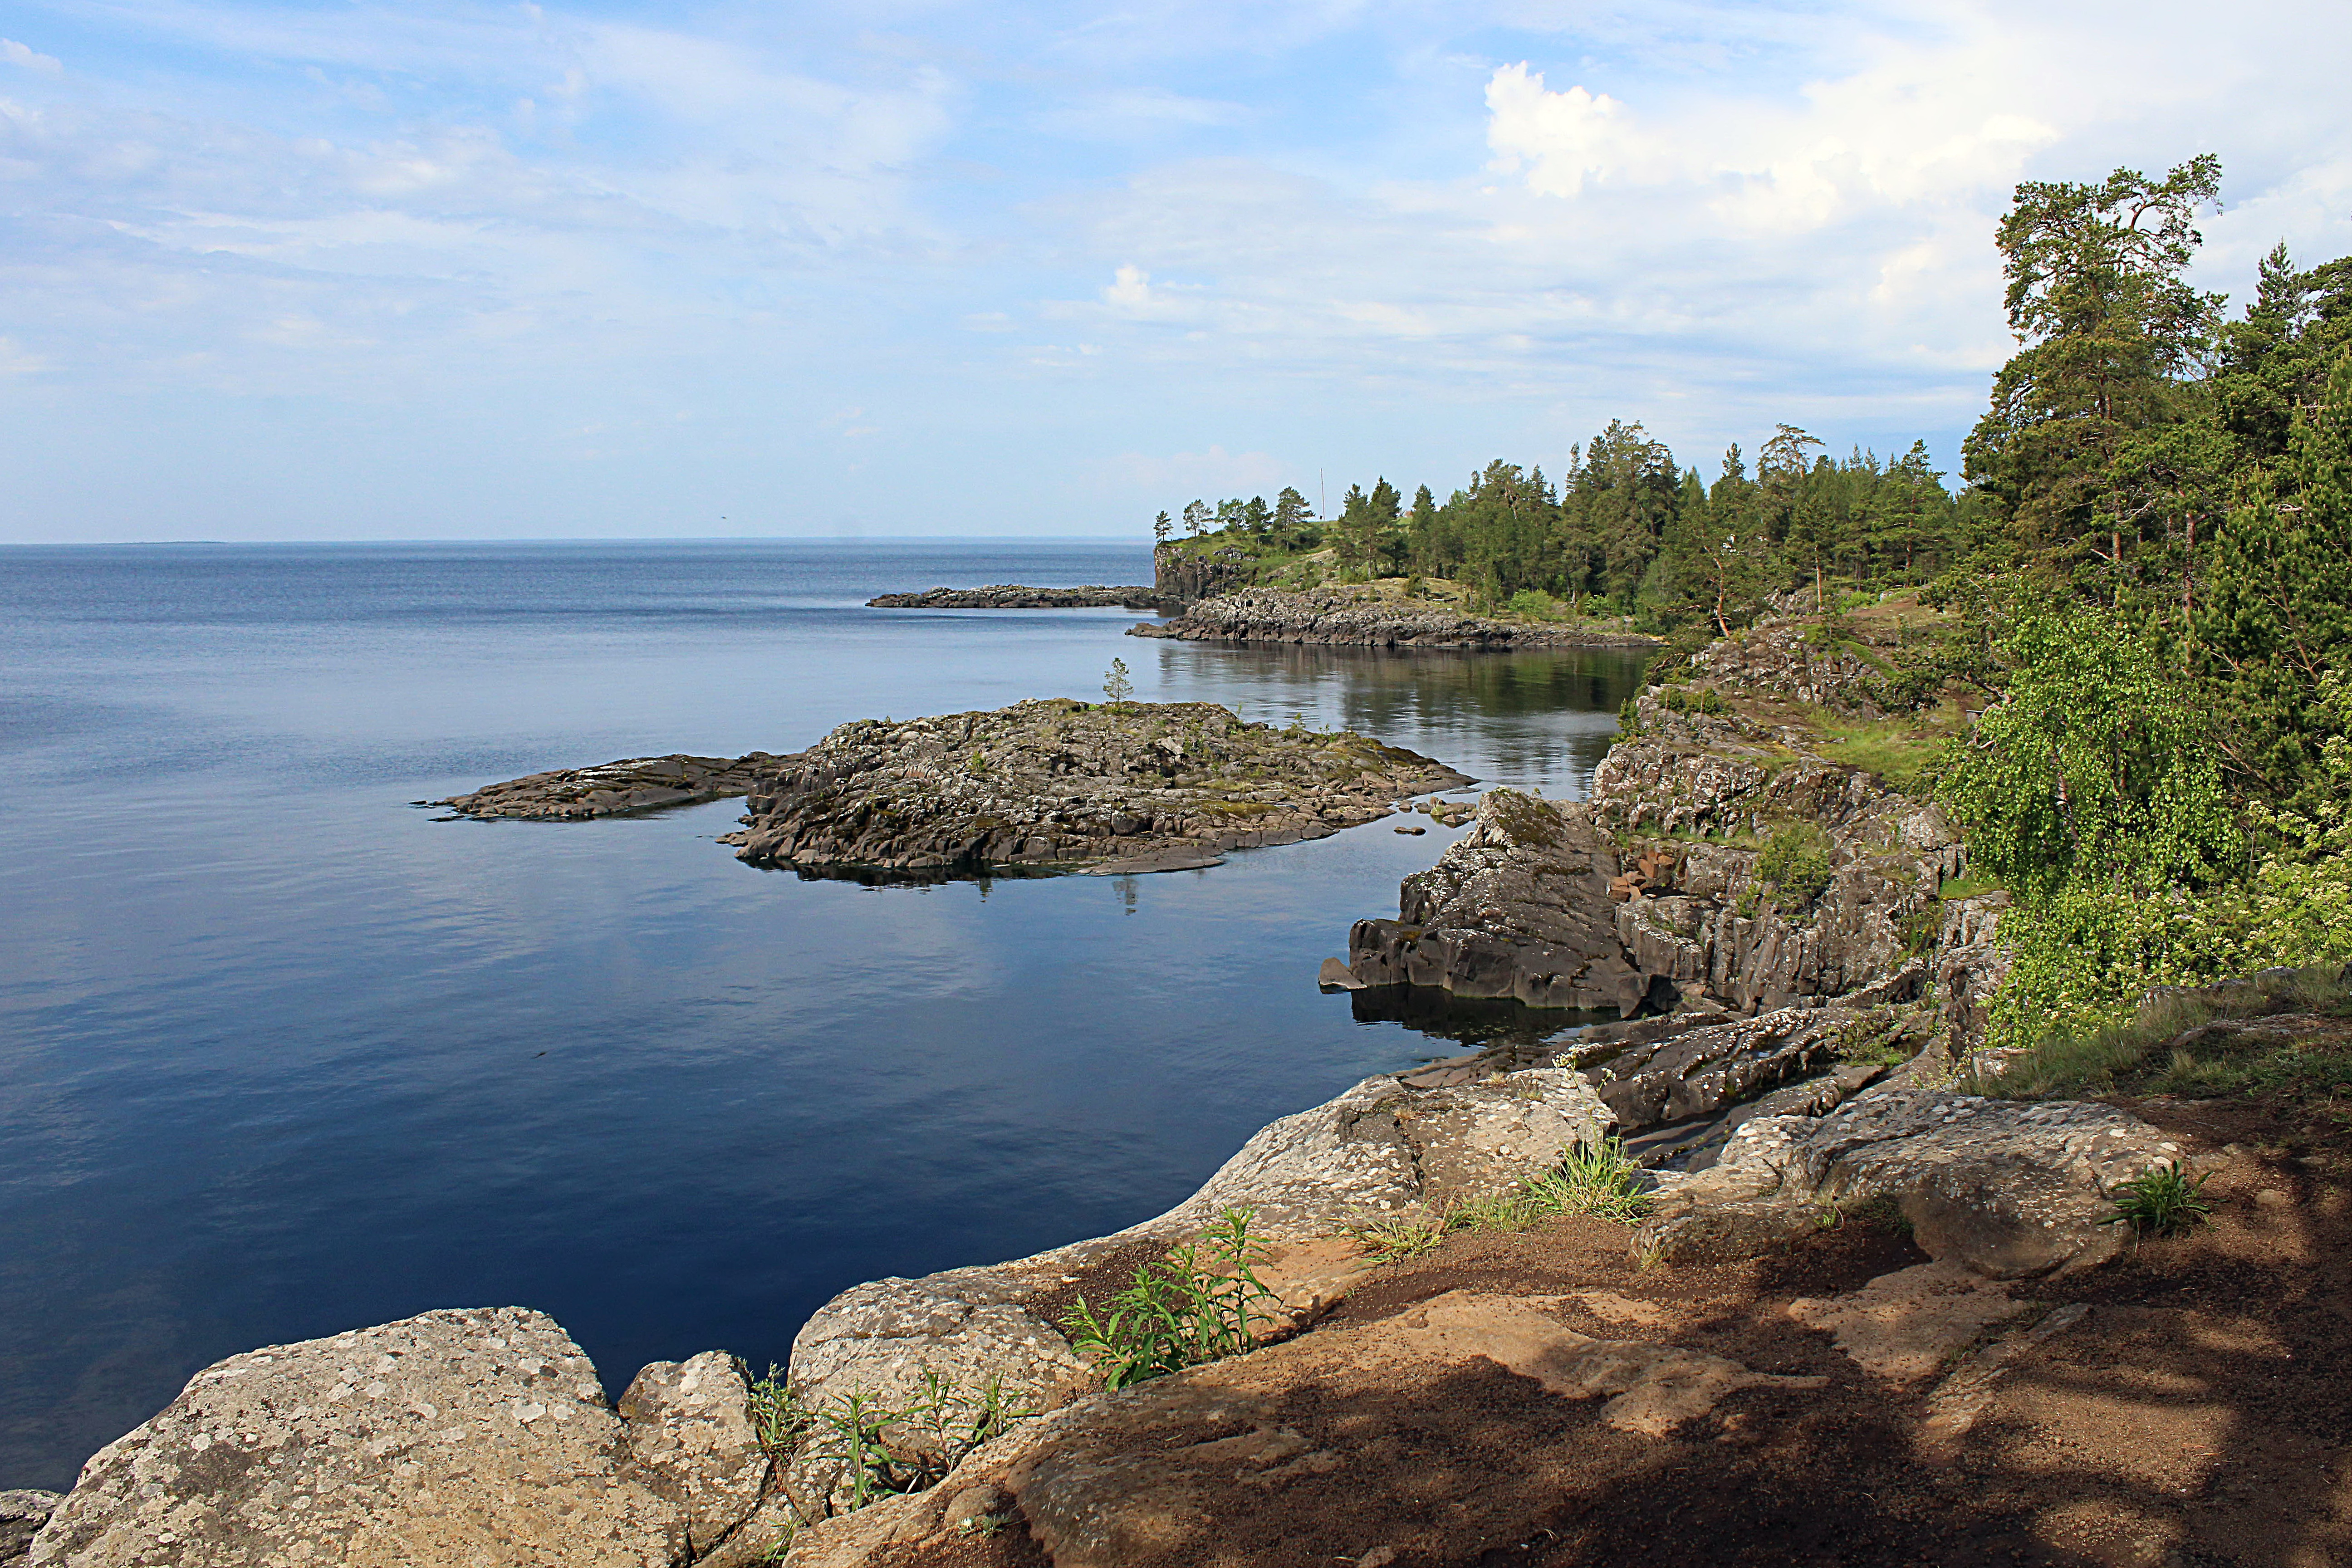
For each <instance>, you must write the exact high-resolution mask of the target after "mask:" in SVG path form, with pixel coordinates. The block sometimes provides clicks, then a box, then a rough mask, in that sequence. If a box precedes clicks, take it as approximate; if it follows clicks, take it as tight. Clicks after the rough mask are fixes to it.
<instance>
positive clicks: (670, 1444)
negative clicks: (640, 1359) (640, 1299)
mask: <svg viewBox="0 0 2352 1568" xmlns="http://www.w3.org/2000/svg"><path fill="white" fill-rule="evenodd" d="M620 1412H621V1418H622V1419H623V1420H624V1421H625V1422H626V1423H627V1426H628V1439H629V1449H630V1452H631V1454H632V1455H633V1456H634V1457H635V1460H636V1462H637V1468H638V1470H639V1472H640V1473H641V1474H642V1476H643V1477H644V1479H645V1481H646V1485H647V1486H648V1487H650V1488H651V1489H653V1490H654V1491H655V1492H656V1494H658V1495H659V1496H660V1497H662V1498H663V1499H665V1500H667V1501H669V1502H670V1503H672V1504H674V1505H676V1506H677V1509H678V1510H679V1511H680V1512H682V1513H683V1514H684V1515H685V1518H686V1534H687V1543H688V1547H689V1548H690V1549H691V1550H692V1551H693V1552H694V1554H695V1555H696V1556H697V1557H700V1556H701V1555H703V1554H704V1553H706V1552H709V1550H710V1549H711V1548H712V1547H714V1546H716V1545H717V1544H718V1543H719V1542H721V1541H723V1540H725V1539H726V1538H727V1536H728V1534H729V1532H730V1531H733V1530H734V1528H735V1527H736V1526H737V1525H739V1524H740V1523H742V1522H743V1521H744V1520H745V1519H747V1518H749V1517H750V1516H751V1510H752V1509H753V1508H755V1507H757V1506H758V1504H759V1501H760V1494H761V1491H762V1490H763V1489H765V1488H766V1486H767V1481H768V1474H769V1470H770V1468H771V1466H770V1462H769V1458H768V1452H767V1450H766V1449H765V1448H763V1447H761V1445H760V1434H759V1432H758V1430H757V1429H756V1428H755V1427H754V1426H752V1423H751V1385H750V1384H749V1383H748V1382H747V1381H746V1380H745V1378H744V1376H743V1368H742V1364H741V1363H739V1362H738V1361H737V1360H736V1359H735V1358H734V1357H733V1356H731V1355H729V1354H727V1353H726V1352H723V1351H705V1352H702V1353H701V1354H700V1355H698V1356H693V1357H689V1358H688V1360H686V1361H682V1362H676V1361H657V1362H654V1363H650V1364H649V1365H647V1366H646V1367H645V1368H644V1369H643V1370H642V1371H640V1372H639V1373H637V1375H636V1377H635V1380H633V1381H632V1382H631V1383H630V1384H629V1387H628V1392H626V1393H625V1394H622V1395H621V1402H620Z"/></svg>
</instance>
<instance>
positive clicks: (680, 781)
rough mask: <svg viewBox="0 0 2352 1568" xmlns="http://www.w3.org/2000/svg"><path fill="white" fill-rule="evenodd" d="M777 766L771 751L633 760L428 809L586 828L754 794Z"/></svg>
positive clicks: (492, 789) (539, 778)
mask: <svg viewBox="0 0 2352 1568" xmlns="http://www.w3.org/2000/svg"><path fill="white" fill-rule="evenodd" d="M775 760H776V759H774V758H773V757H771V756H770V755H768V753H767V752H751V753H750V754H749V755H747V756H740V757H694V756H688V755H687V754H686V753H684V752H676V753H673V754H672V755H669V756H667V757H627V758H624V759H623V760H621V761H620V762H617V763H605V764H604V766H602V767H595V768H563V769H558V770H556V771H554V772H552V773H531V774H529V775H528V776H526V777H523V778H519V779H509V780H508V781H507V782H506V783H504V784H484V785H483V786H482V787H481V788H479V789H478V790H475V791H473V792H472V793H471V794H467V795H451V796H450V797H449V798H448V799H446V800H436V801H429V802H423V803H420V804H425V805H446V806H447V807H448V808H449V809H450V810H452V811H454V812H457V814H458V815H459V816H471V817H478V818H485V819H487V818H492V817H514V818H520V819H523V820H526V821H539V822H583V821H586V820H588V819H590V818H592V817H598V816H626V815H628V814H629V813H631V812H636V811H656V810H659V809H660V808H662V807H664V806H671V805H695V804H696V803H697V802H699V801H706V800H723V799H725V798H726V797H728V796H730V795H749V794H750V793H751V784H752V781H753V777H754V775H755V774H756V773H757V772H758V771H759V770H760V769H761V768H763V767H765V766H767V765H769V764H770V763H773V762H774V761H775Z"/></svg>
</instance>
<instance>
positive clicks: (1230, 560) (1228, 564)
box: [1151, 544, 1253, 605]
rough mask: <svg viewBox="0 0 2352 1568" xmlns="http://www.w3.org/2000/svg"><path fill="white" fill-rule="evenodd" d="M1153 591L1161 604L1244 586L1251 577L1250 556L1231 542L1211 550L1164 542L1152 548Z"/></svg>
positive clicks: (1184, 602) (1198, 597)
mask: <svg viewBox="0 0 2352 1568" xmlns="http://www.w3.org/2000/svg"><path fill="white" fill-rule="evenodd" d="M1151 570H1152V592H1153V595H1155V596H1156V597H1157V598H1158V599H1159V600H1160V602H1161V603H1162V604H1177V605H1189V604H1191V603H1192V601H1193V600H1195V599H1205V598H1208V597H1210V596H1212V595H1217V594H1223V593H1225V592H1227V591H1229V590H1231V589H1234V588H1239V587H1244V586H1245V585H1247V584H1249V582H1250V581H1251V580H1252V576H1253V572H1252V568H1251V563H1250V560H1249V557H1247V556H1245V555H1244V554H1243V553H1242V552H1240V551H1238V550H1235V549H1234V548H1233V547H1232V546H1231V545H1227V546H1225V547H1224V548H1223V549H1221V550H1219V551H1217V552H1215V553H1214V554H1210V555H1203V554H1202V553H1200V552H1197V551H1192V550H1180V549H1178V548H1176V547H1175V546H1173V545H1169V544H1163V545H1160V547H1159V548H1158V549H1156V550H1154V551H1153V552H1151Z"/></svg>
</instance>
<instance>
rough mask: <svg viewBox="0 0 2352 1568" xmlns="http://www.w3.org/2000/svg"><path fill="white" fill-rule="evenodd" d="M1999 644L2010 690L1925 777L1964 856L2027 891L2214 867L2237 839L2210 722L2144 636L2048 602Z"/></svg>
mask: <svg viewBox="0 0 2352 1568" xmlns="http://www.w3.org/2000/svg"><path fill="white" fill-rule="evenodd" d="M2001 647H2002V652H2003V654H2004V655H2005V656H2006V658H2007V662H2008V663H2009V665H2010V668H2011V674H2010V684H2009V690H2008V694H2007V696H2006V697H2005V698H2004V699H2003V700H2001V701H2000V702H1999V703H1997V704H1995V705H1994V706H1993V707H1991V708H1990V709H1988V710H1986V711H1985V714H1984V716H1983V718H1982V719H1981V720H1980V721H1979V723H1978V725H1977V729H1976V733H1975V735H1974V736H1973V737H1972V738H1970V739H1969V740H1968V741H1966V742H1959V743H1957V744H1956V745H1955V746H1954V748H1953V752H1952V755H1951V757H1950V758H1949V761H1948V765H1947V767H1946V770H1945V773H1944V776H1943V778H1942V780H1941V782H1940V784H1939V786H1938V789H1937V794H1938V795H1939V796H1940V797H1941V798H1942V799H1943V801H1944V802H1945V804H1946V805H1948V806H1949V807H1950V808H1951V809H1952V811H1953V813H1954V815H1955V816H1957V817H1958V819H1959V820H1960V822H1961V823H1962V824H1963V825H1964V826H1965V827H1966V828H1967V830H1968V839H1969V856H1970V858H1971V859H1973V860H1974V861H1975V863H1976V864H1977V865H1978V866H1979V867H1981V868H1983V869H1984V870H1985V871H1987V872H1989V873H1990V875H1992V876H1994V877H1996V878H1998V879H2000V881H2002V882H2003V883H2005V884H2006V885H2008V886H2009V887H2010V888H2011V889H2014V890H2016V891H2017V892H2019V894H2020V895H2021V897H2024V898H2026V899H2028V900H2048V899H2052V898H2053V897H2054V896H2055V895H2056V894H2057V892H2058V891H2059V890H2060V889H2065V888H2069V887H2077V888H2094V887H2095V888H2098V889H2105V890H2106V891H2108V892H2110V893H2113V894H2115V895H2116V896H2120V897H2124V898H2129V897H2133V896H2137V895H2141V894H2148V893H2154V892H2157V891H2159V890H2162V889H2167V888H2172V887H2179V886H2184V885H2185V886H2198V885H2202V884H2205V883H2209V882H2210V881H2212V880H2213V879H2214V878H2215V877H2216V876H2217V875H2218V874H2219V873H2220V871H2221V868H2222V867H2224V866H2225V865H2227V864H2228V863H2229V862H2230V861H2231V858H2232V857H2233V856H2234V855H2236V854H2237V853H2238V850H2239V845H2238V842H2237V834H2236V830H2235V828H2234V826H2233V825H2232V823H2231V812H2230V802H2229V796H2228V794H2227V792H2226V791H2225V790H2224V789H2223V787H2222V784H2221V765H2220V763H2219V760H2218V759H2217V758H2216V756H2215V754H2214V752H2213V750H2212V747H2211V745H2210V731H2211V726H2210V722H2208V721H2207V720H2206V719H2205V718H2204V717H2203V716H2202V715H2201V714H2200V712H2199V711H2198V710H2196V708H2195V706H2194V705H2193V704H2192V702H2191V701H2190V700H2189V694H2188V693H2187V692H2186V691H2185V690H2184V689H2182V687H2181V685H2180V683H2179V680H2178V679H2175V678H2173V677H2172V676H2170V675H2168V673H2167V672H2166V671H2165V670H2164V669H2163V668H2161V667H2160V665H2159V664H2158V659H2157V657H2156V654H2155V651H2154V650H2153V649H2152V648H2151V647H2149V646H2148V644H2147V642H2146V641H2145V640H2144V639H2142V638H2140V637H2136V636H2134V635H2132V634H2130V633H2129V632H2127V631H2126V630H2125V629H2124V628H2123V627H2122V626H2118V625H2117V624H2116V621H2115V620H2114V619H2113V618H2112V617H2111V616H2106V615H2104V614H2102V613H2100V612H2098V611H2096V610H2092V609H2086V608H2083V607H2081V606H2078V605H2050V606H2030V607H2028V608H2026V609H2024V610H2023V611H2021V614H2020V616H2019V617H2018V619H2017V620H2016V622H2015V623H2014V624H2013V625H2012V626H2011V629H2010V631H2009V633H2008V635H2007V637H2005V638H2004V639H2003V640H2002V644H2001Z"/></svg>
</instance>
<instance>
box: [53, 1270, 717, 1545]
mask: <svg viewBox="0 0 2352 1568" xmlns="http://www.w3.org/2000/svg"><path fill="white" fill-rule="evenodd" d="M686 1549H687V1535H686V1528H685V1522H684V1520H683V1518H682V1517H681V1513H680V1510H678V1509H677V1507H676V1506H675V1505H673V1504H671V1503H669V1502H667V1501H666V1500H663V1499H662V1498H660V1497H659V1496H657V1495H656V1493H655V1492H654V1491H653V1490H652V1489H650V1488H649V1487H648V1486H647V1485H646V1481H645V1479H643V1477H642V1475H641V1474H640V1472H639V1471H638V1469H637V1468H636V1467H635V1465H634V1464H633V1463H632V1462H631V1458H630V1454H629V1448H628V1445H627V1442H626V1441H625V1438H624V1436H623V1433H622V1428H621V1423H620V1422H619V1420H617V1419H616V1418H615V1417H614V1414H613V1412H612V1411H611V1410H609V1409H607V1408H606V1407H605V1404H604V1390H603V1389H602V1388H601V1387H599V1386H598V1384H597V1381H596V1373H595V1369H594V1368H593V1366H591V1365H590V1364H589V1362H588V1358H587V1357H586V1356H584V1355H583V1354H581V1352H580V1347H579V1346H578V1345H576V1344H574V1343H572V1338H571V1336H570V1335H568V1334H566V1333H565V1332H564V1331H562V1329H561V1328H559V1327H557V1326H556V1324H555V1323H554V1322H553V1321H551V1319H549V1318H547V1317H546V1316H544V1315H543V1314H541V1313H539V1312H531V1311H525V1310H521V1309H520V1308H513V1307H506V1308H498V1309H485V1310H470V1311H439V1312H427V1313H425V1314H424V1315H422V1316H420V1317H415V1318H408V1319H404V1320H403V1321H399V1322H396V1323H386V1324H383V1325H382V1326H380V1327H377V1328H372V1329H360V1330H355V1331H352V1332H350V1333H343V1334H336V1335H333V1336H331V1337H330V1338H327V1339H321V1340H306V1341H304V1342H300V1343H299V1344H290V1345H272V1346H270V1347H268V1348H267V1349H265V1350H257V1351H253V1352H248V1353H247V1354H245V1355H237V1356H231V1357H230V1358H229V1359H228V1360H226V1361H224V1362H220V1363H215V1365H213V1366H210V1367H207V1368H205V1370H204V1371H203V1372H200V1373H197V1374H196V1375H195V1376H194V1378H191V1379H190V1380H189V1382H188V1386H187V1388H186V1389H185V1391H184V1392H183V1393H182V1394H181V1395H180V1396H179V1398H177V1399H175V1400H173V1402H172V1403H171V1405H168V1406H166V1407H165V1408H164V1410H163V1412H162V1413H161V1414H159V1415H156V1416H154V1417H153V1418H152V1419H151V1420H149V1421H147V1422H146V1423H144V1424H143V1425H142V1426H138V1427H136V1428H135V1429H133V1430H132V1431H131V1432H130V1433H129V1434H128V1435H126V1436H122V1437H120V1438H118V1439H116V1440H115V1441H114V1442H112V1443H110V1444H108V1445H107V1446H106V1447H104V1448H101V1449H100V1450H99V1452H98V1453H97V1455H96V1456H94V1457H93V1458H91V1459H90V1460H89V1463H88V1464H86V1465H84V1466H83V1467H82V1472H81V1478H80V1479H79V1480H78V1481H77V1482H76V1483H75V1485H74V1489H73V1490H72V1491H71V1492H69V1493H68V1494H67V1497H66V1500H65V1501H64V1502H62V1503H60V1504H59V1505H58V1508H57V1511H56V1512H55V1513H53V1514H52V1515H51V1516H50V1517H49V1520H48V1522H47V1524H45V1525H44V1526H42V1528H41V1531H40V1533H39V1534H38V1535H37V1536H35V1537H34V1539H33V1545H32V1550H31V1552H30V1554H29V1556H28V1558H27V1561H28V1562H29V1563H33V1564H37V1565H39V1568H51V1565H55V1568H249V1565H252V1564H258V1563H321V1564H323V1563H336V1564H342V1565H347V1568H461V1565H462V1568H475V1565H476V1564H479V1563H499V1564H502V1565H508V1564H511V1565H522V1564H547V1565H549V1568H555V1565H557V1564H561V1565H563V1568H587V1565H593V1568H670V1565H671V1564H673V1563H677V1561H678V1560H679V1559H680V1558H681V1556H682V1554H683V1553H684V1552H685V1551H686Z"/></svg>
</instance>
